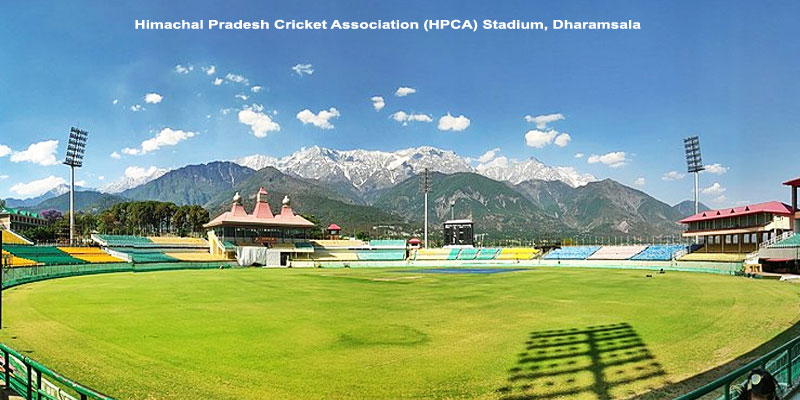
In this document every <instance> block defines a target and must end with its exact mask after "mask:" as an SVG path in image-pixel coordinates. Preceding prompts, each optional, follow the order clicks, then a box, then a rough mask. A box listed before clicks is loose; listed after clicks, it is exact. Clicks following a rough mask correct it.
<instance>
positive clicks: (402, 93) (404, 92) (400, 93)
mask: <svg viewBox="0 0 800 400" xmlns="http://www.w3.org/2000/svg"><path fill="white" fill-rule="evenodd" d="M414 93H417V89H414V88H410V87H406V86H400V87H399V88H397V90H396V91H395V92H394V95H395V96H397V97H406V96H408V95H410V94H414Z"/></svg>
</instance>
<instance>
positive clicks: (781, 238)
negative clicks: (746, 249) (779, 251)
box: [758, 231, 794, 249]
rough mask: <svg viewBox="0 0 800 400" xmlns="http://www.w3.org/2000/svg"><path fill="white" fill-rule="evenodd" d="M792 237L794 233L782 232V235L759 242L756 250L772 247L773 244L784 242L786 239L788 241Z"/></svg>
mask: <svg viewBox="0 0 800 400" xmlns="http://www.w3.org/2000/svg"><path fill="white" fill-rule="evenodd" d="M792 236H794V232H793V231H788V232H784V233H783V235H780V236H775V237H774V238H772V239H770V240H767V241H764V242H761V243H760V244H759V245H758V248H759V249H763V248H765V247H769V246H772V245H773V244H775V243H778V242H781V241H784V240H786V239H788V238H790V237H792Z"/></svg>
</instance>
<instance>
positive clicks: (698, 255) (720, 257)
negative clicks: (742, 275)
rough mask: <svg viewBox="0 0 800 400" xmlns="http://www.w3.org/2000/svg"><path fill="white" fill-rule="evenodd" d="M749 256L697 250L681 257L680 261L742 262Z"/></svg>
mask: <svg viewBox="0 0 800 400" xmlns="http://www.w3.org/2000/svg"><path fill="white" fill-rule="evenodd" d="M745 258H747V254H744V253H706V252H701V251H696V252H694V253H689V254H686V255H684V256H683V257H681V258H679V259H678V260H679V261H717V262H742V261H744V259H745Z"/></svg>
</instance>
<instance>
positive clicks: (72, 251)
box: [58, 247, 125, 264]
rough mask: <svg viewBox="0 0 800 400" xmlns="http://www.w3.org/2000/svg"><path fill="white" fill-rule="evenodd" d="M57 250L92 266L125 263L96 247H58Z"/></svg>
mask: <svg viewBox="0 0 800 400" xmlns="http://www.w3.org/2000/svg"><path fill="white" fill-rule="evenodd" d="M58 249H59V250H61V251H63V252H64V253H67V254H69V255H70V256H71V257H73V258H77V259H78V260H81V261H86V262H88V263H92V264H100V263H119V262H125V260H123V259H120V258H117V257H114V256H112V255H110V254H108V253H106V252H104V251H103V250H102V249H99V248H97V247H59V248H58Z"/></svg>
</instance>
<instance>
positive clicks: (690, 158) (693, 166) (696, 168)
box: [683, 136, 706, 214]
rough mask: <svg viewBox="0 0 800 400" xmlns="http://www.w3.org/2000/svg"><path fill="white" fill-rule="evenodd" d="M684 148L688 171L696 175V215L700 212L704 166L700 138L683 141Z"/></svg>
mask: <svg viewBox="0 0 800 400" xmlns="http://www.w3.org/2000/svg"><path fill="white" fill-rule="evenodd" d="M683 148H684V150H685V151H686V170H687V171H688V172H689V173H690V174H694V213H695V214H697V213H699V212H700V193H699V191H700V171H702V170H704V169H706V167H704V166H703V157H702V155H701V154H700V138H699V137H697V136H691V137H688V138H686V139H683Z"/></svg>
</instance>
